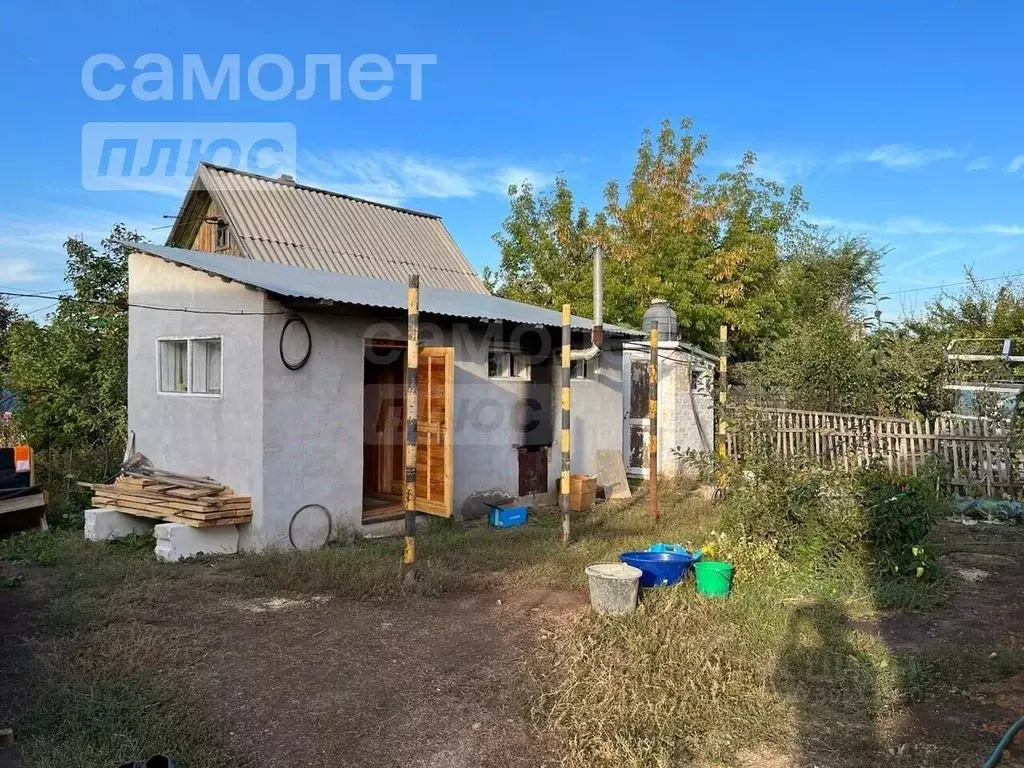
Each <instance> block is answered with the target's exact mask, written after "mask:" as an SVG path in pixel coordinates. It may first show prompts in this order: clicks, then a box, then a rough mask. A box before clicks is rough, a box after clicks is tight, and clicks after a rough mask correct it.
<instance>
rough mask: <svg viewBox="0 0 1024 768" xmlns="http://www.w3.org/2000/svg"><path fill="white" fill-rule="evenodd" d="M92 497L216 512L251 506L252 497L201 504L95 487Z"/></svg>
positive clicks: (159, 506)
mask: <svg viewBox="0 0 1024 768" xmlns="http://www.w3.org/2000/svg"><path fill="white" fill-rule="evenodd" d="M94 498H103V499H107V500H119V501H124V502H126V503H134V504H139V505H143V506H148V507H153V508H158V509H170V510H173V511H178V510H184V511H189V512H216V511H218V510H224V509H243V508H249V507H251V506H252V499H251V498H250V497H249V496H233V497H230V498H225V499H223V500H221V501H219V502H217V503H214V504H203V503H199V502H198V501H187V500H184V499H180V500H179V499H171V498H167V497H161V496H155V497H154V496H142V495H138V494H128V493H123V492H120V491H115V492H111V491H107V490H100V489H96V490H95V491H94Z"/></svg>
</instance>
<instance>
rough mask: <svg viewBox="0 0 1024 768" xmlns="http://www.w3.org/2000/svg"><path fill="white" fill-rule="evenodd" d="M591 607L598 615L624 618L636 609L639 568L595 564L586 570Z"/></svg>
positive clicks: (613, 564)
mask: <svg viewBox="0 0 1024 768" xmlns="http://www.w3.org/2000/svg"><path fill="white" fill-rule="evenodd" d="M586 574H587V581H588V582H589V584H590V605H591V607H592V608H593V609H594V611H595V612H596V613H600V614H603V615H607V616H622V615H624V614H627V613H632V612H633V611H634V610H635V609H636V599H637V596H638V595H639V593H640V576H641V572H640V569H639V568H634V567H633V566H632V565H626V564H625V563H594V564H593V565H588V566H587V568H586Z"/></svg>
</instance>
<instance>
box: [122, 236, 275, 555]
mask: <svg viewBox="0 0 1024 768" xmlns="http://www.w3.org/2000/svg"><path fill="white" fill-rule="evenodd" d="M128 286H129V287H128V291H129V298H130V301H131V303H132V304H144V305H147V306H151V307H161V308H166V309H174V308H186V307H187V308H190V309H192V310H211V311H216V312H247V313H254V314H246V315H241V314H240V315H226V314H200V313H199V312H194V311H193V312H176V311H164V310H157V309H144V308H141V307H138V306H133V307H131V308H130V309H129V310H128V428H129V430H131V432H132V433H134V436H135V449H136V450H137V451H140V452H142V453H144V454H145V455H146V456H148V457H149V458H150V459H151V460H152V461H153V463H154V464H156V465H157V466H158V467H163V468H166V469H169V470H172V471H175V472H184V473H189V474H199V475H210V476H211V477H215V478H216V479H218V480H220V481H221V482H224V483H227V484H228V485H230V486H231V487H232V488H233V489H234V490H235V492H236V493H240V494H247V495H250V496H252V502H253V525H252V526H241V527H240V531H241V534H242V542H243V545H247V544H248V540H249V538H250V537H251V535H252V531H253V530H254V529H257V528H258V527H259V526H260V524H261V521H262V519H263V505H262V480H263V452H262V446H263V387H262V367H263V323H264V320H265V317H264V315H263V314H261V313H263V312H265V311H267V308H268V302H267V301H266V299H265V297H264V295H263V294H262V293H259V292H257V291H251V290H249V289H247V288H245V287H243V286H240V285H237V284H234V283H228V282H226V281H223V280H220V279H217V278H213V277H210V276H208V275H205V274H203V273H200V272H196V271H194V270H191V269H188V268H185V267H178V266H174V265H172V264H168V263H167V262H165V261H163V260H161V259H157V258H154V257H152V256H145V255H142V254H132V255H131V256H130V257H129V262H128ZM198 336H221V337H222V338H223V342H222V352H221V354H222V364H223V378H222V390H223V393H222V394H221V395H220V396H216V397H200V396H193V395H178V394H163V393H160V392H159V391H158V386H157V340H158V339H160V338H166V337H198Z"/></svg>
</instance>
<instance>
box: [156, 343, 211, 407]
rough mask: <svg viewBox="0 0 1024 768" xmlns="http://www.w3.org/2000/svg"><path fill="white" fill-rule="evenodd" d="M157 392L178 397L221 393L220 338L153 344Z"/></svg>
mask: <svg viewBox="0 0 1024 768" xmlns="http://www.w3.org/2000/svg"><path fill="white" fill-rule="evenodd" d="M157 357H158V365H159V374H160V375H159V387H160V391H161V392H167V393H171V394H180V395H219V394H220V393H221V376H222V371H223V368H222V365H221V338H220V337H219V336H210V337H200V338H194V339H160V340H159V341H158V342H157Z"/></svg>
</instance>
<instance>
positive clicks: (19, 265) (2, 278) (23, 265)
mask: <svg viewBox="0 0 1024 768" xmlns="http://www.w3.org/2000/svg"><path fill="white" fill-rule="evenodd" d="M42 279H43V276H42V275H40V274H39V273H38V272H36V268H35V265H34V264H33V263H32V262H31V261H28V260H27V259H0V284H4V285H10V284H11V283H31V282H35V281H37V280H42Z"/></svg>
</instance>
